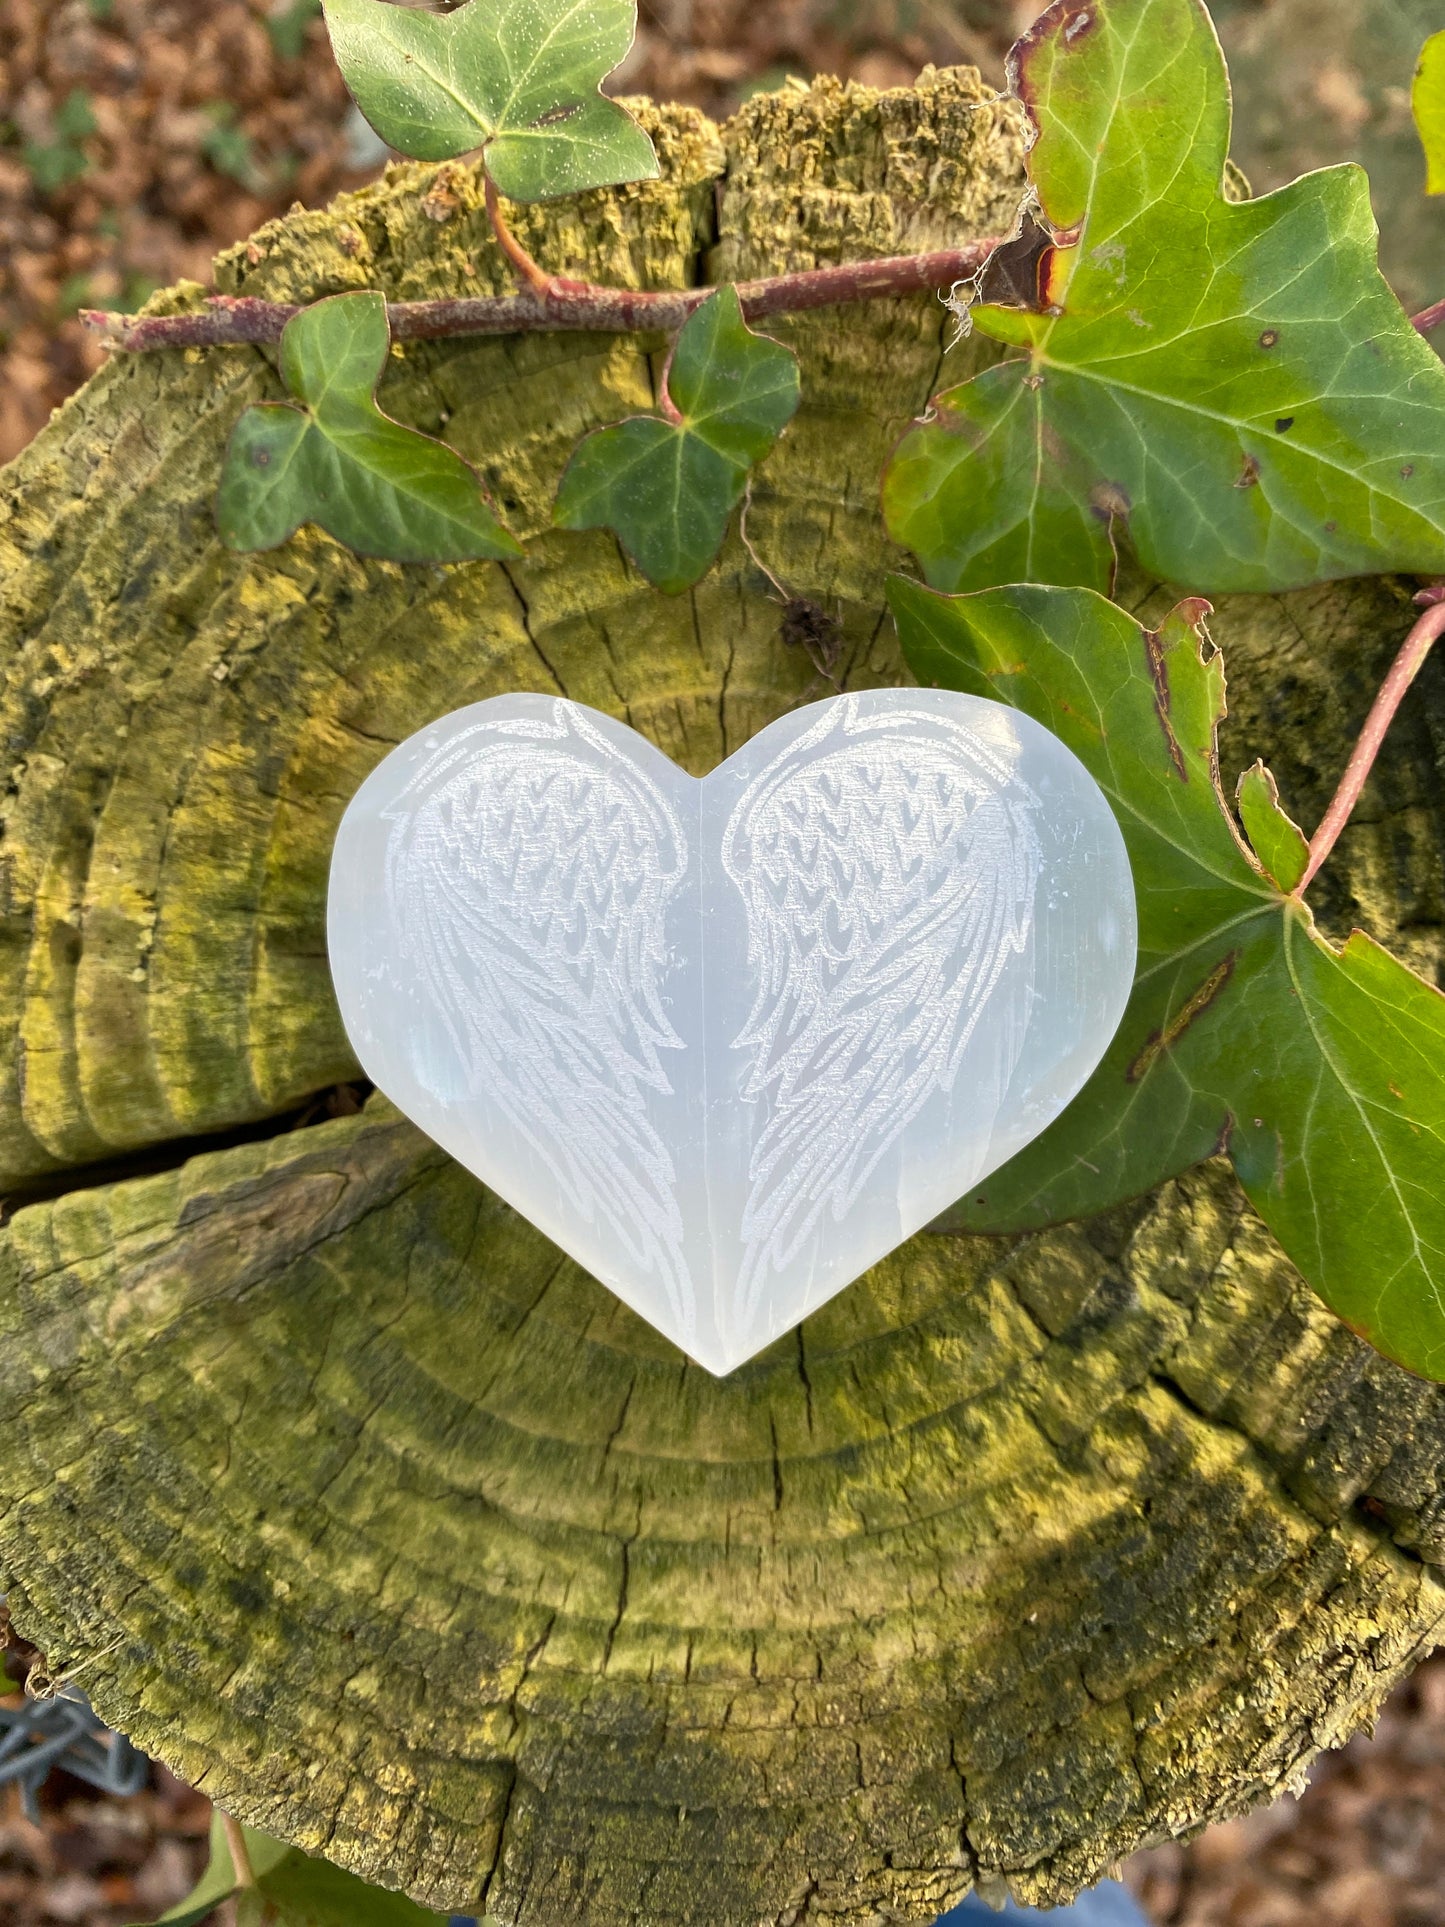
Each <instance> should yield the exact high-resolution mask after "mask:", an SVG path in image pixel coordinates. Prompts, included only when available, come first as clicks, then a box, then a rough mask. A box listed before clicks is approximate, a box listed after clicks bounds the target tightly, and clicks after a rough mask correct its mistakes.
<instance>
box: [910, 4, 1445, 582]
mask: <svg viewBox="0 0 1445 1927" xmlns="http://www.w3.org/2000/svg"><path fill="white" fill-rule="evenodd" d="M1011 63H1012V76H1013V82H1014V85H1015V88H1016V90H1017V91H1018V93H1019V95H1020V98H1021V99H1022V100H1023V102H1024V105H1025V107H1026V108H1027V110H1028V112H1029V113H1030V115H1031V116H1032V118H1033V121H1034V124H1035V126H1036V128H1037V130H1038V131H1037V139H1036V141H1035V144H1034V147H1033V150H1032V152H1031V154H1030V156H1029V172H1030V176H1031V179H1032V182H1033V185H1034V187H1035V189H1036V190H1037V193H1038V198H1039V202H1040V206H1041V209H1042V212H1043V215H1044V216H1045V218H1046V219H1047V221H1048V223H1049V227H1050V230H1051V238H1052V243H1053V244H1052V245H1051V246H1048V247H1047V248H1046V249H1045V250H1044V252H1043V256H1042V259H1041V260H1039V261H1038V263H1037V279H1038V286H1039V302H1038V308H1037V311H1034V310H1026V309H1023V308H1010V307H1002V306H999V305H993V304H989V303H987V302H986V303H985V305H983V306H981V307H976V308H975V309H974V310H973V323H974V326H975V327H977V328H978V329H979V330H980V331H981V332H982V333H984V334H987V335H991V336H993V337H995V338H996V339H997V340H999V341H1003V342H1007V343H1010V344H1011V345H1013V346H1015V347H1018V348H1022V349H1024V350H1025V351H1026V352H1025V354H1024V355H1023V357H1021V358H1017V359H1013V360H1009V361H1005V362H1003V363H1002V364H1000V365H998V366H995V367H993V368H990V369H988V370H986V371H985V372H984V373H983V374H981V375H979V376H977V377H976V378H975V379H974V380H972V381H969V382H965V383H963V384H962V385H961V386H960V387H957V388H953V389H950V390H949V391H948V392H947V393H945V394H942V395H940V396H938V397H937V398H936V400H935V410H936V413H935V414H934V416H933V417H932V418H931V419H928V420H926V421H925V422H924V423H923V424H921V425H918V426H915V427H914V428H913V429H912V430H910V431H909V433H908V434H906V435H905V436H904V438H903V440H902V442H901V443H900V444H899V447H898V449H897V450H896V452H895V454H894V456H893V459H892V461H891V463H890V465H889V468H888V470H887V473H886V476H885V480H884V510H885V515H886V519H887V522H888V526H889V529H890V530H891V532H892V533H893V535H894V536H895V537H896V538H897V539H898V540H899V541H900V542H903V543H906V544H907V545H908V546H909V547H910V548H912V549H913V551H914V552H915V553H916V554H917V555H918V557H919V558H920V560H921V561H922V563H923V567H924V572H925V574H926V575H927V577H928V579H929V581H930V582H932V583H934V584H935V585H936V586H938V587H940V588H945V589H964V588H970V589H971V588H983V587H987V586H988V585H990V584H993V583H1004V582H1019V581H1048V582H1057V583H1066V584H1067V583H1078V584H1086V585H1088V586H1091V587H1094V588H1100V589H1102V588H1106V587H1107V586H1108V585H1109V583H1110V580H1111V576H1112V570H1113V563H1114V547H1115V542H1116V540H1117V538H1119V537H1121V536H1127V538H1128V540H1129V542H1130V543H1131V544H1132V546H1133V548H1134V550H1135V551H1136V553H1137V554H1138V556H1139V558H1140V560H1141V561H1142V562H1143V564H1144V566H1145V567H1146V568H1147V569H1148V570H1150V571H1151V572H1153V573H1157V574H1158V575H1159V576H1161V577H1163V578H1164V579H1165V580H1167V581H1172V582H1179V583H1183V584H1185V585H1187V586H1189V587H1198V588H1200V589H1208V590H1209V591H1210V592H1212V593H1213V592H1222V591H1224V590H1274V589H1285V588H1291V587H1295V586H1299V585H1301V584H1304V583H1307V582H1314V581H1322V580H1326V579H1329V578H1332V577H1336V576H1347V575H1359V574H1365V573H1370V572H1373V571H1383V570H1388V569H1401V570H1419V571H1421V572H1425V573H1439V572H1440V570H1441V569H1442V568H1445V366H1442V364H1441V362H1440V360H1439V358H1438V356H1437V355H1436V354H1435V352H1434V351H1433V349H1431V348H1430V347H1429V346H1428V345H1427V344H1426V343H1425V342H1424V341H1423V340H1422V339H1421V338H1420V336H1419V335H1418V334H1417V333H1416V331H1415V330H1414V329H1413V328H1412V327H1411V326H1410V324H1409V322H1408V320H1407V319H1406V317H1405V314H1404V312H1403V310H1402V309H1401V308H1400V306H1399V303H1398V302H1397V301H1396V300H1395V297H1394V295H1393V294H1392V293H1391V292H1390V290H1389V288H1388V286H1387V285H1386V283H1385V281H1384V279H1383V278H1382V276H1381V275H1380V272H1379V269H1378V266H1377V265H1376V230H1375V223H1374V217H1373V216H1372V214H1371V212H1370V202H1369V193H1368V185H1367V182H1366V180H1365V176H1364V174H1363V173H1362V172H1361V171H1360V170H1359V169H1358V168H1355V167H1332V168H1326V169H1324V170H1323V171H1321V172H1319V173H1315V174H1309V175H1307V176H1305V178H1304V179H1302V180H1298V181H1295V182H1294V183H1293V184H1292V185H1291V186H1289V187H1285V188H1282V189H1280V191H1279V192H1278V193H1276V194H1270V195H1266V196H1265V197H1264V198H1262V199H1260V200H1256V201H1242V202H1229V201H1226V200H1225V198H1224V196H1223V192H1222V180H1223V171H1224V165H1225V156H1226V152H1227V149H1228V145H1229V115H1230V109H1229V81H1228V76H1227V74H1226V72H1225V67H1224V57H1223V55H1222V54H1221V52H1220V49H1219V43H1218V41H1217V39H1216V38H1215V34H1214V29H1213V26H1212V25H1211V23H1210V20H1209V15H1208V13H1207V12H1206V10H1205V8H1204V7H1203V5H1202V4H1201V0H1054V4H1053V5H1052V6H1050V7H1049V8H1048V10H1047V12H1045V13H1044V14H1043V15H1042V16H1041V17H1040V18H1039V20H1038V21H1037V22H1036V24H1035V25H1034V27H1033V28H1032V29H1031V30H1030V31H1029V32H1028V33H1027V34H1025V35H1024V37H1023V38H1022V39H1021V40H1020V41H1019V42H1018V44H1017V46H1016V47H1015V49H1014V51H1013V55H1012V56H1011ZM1027 245H1028V243H1027V242H1026V240H1025V239H1024V238H1022V237H1021V239H1020V242H1019V243H1018V244H1016V251H1017V249H1022V248H1025V247H1026V246H1027ZM984 286H985V292H987V281H985V284H984Z"/></svg>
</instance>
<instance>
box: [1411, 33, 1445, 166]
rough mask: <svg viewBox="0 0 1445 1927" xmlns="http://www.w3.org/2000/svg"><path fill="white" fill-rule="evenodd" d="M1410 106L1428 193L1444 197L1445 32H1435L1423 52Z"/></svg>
mask: <svg viewBox="0 0 1445 1927" xmlns="http://www.w3.org/2000/svg"><path fill="white" fill-rule="evenodd" d="M1410 105H1411V107H1413V108H1414V110H1415V125H1416V127H1417V128H1418V129H1419V130H1420V144H1421V146H1422V147H1423V148H1424V149H1425V192H1426V193H1427V194H1445V32H1442V33H1432V34H1431V36H1430V38H1429V39H1428V40H1427V41H1426V42H1425V45H1424V46H1423V47H1422V48H1421V49H1420V64H1419V66H1418V67H1416V69H1415V83H1414V85H1413V87H1412V88H1411V89H1410Z"/></svg>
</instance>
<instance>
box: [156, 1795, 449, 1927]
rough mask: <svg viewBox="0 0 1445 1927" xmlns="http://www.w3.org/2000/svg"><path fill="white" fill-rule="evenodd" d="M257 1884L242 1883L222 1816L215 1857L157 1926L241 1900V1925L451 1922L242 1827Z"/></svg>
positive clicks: (416, 1926)
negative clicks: (237, 1873) (223, 1902)
mask: <svg viewBox="0 0 1445 1927" xmlns="http://www.w3.org/2000/svg"><path fill="white" fill-rule="evenodd" d="M241 1832H242V1834H243V1835H244V1836H245V1841H246V1848H247V1853H248V1855H249V1858H250V1861H251V1871H252V1872H253V1873H254V1875H255V1876H256V1884H255V1885H254V1886H253V1887H238V1885H237V1882H236V1873H235V1868H234V1866H233V1864H232V1861H231V1850H230V1847H229V1846H228V1845H227V1842H226V1834H225V1828H224V1826H223V1824H222V1821H221V1816H220V1814H219V1813H216V1814H213V1815H212V1819H211V1859H210V1864H209V1865H208V1866H207V1868H206V1871H205V1872H204V1873H203V1874H202V1875H201V1878H200V1881H199V1882H198V1883H197V1885H196V1887H195V1889H194V1891H193V1892H191V1893H190V1894H188V1895H187V1896H186V1898H185V1899H184V1900H183V1901H181V1902H180V1903H179V1905H177V1906H175V1907H172V1908H171V1910H170V1912H169V1913H166V1914H162V1915H161V1917H160V1920H159V1921H157V1922H156V1927H198V1924H199V1923H200V1922H201V1921H203V1920H205V1919H207V1918H208V1917H209V1916H210V1915H211V1914H212V1913H213V1912H214V1911H215V1909H216V1908H217V1907H219V1906H220V1904H221V1902H222V1901H224V1900H229V1899H230V1898H231V1896H232V1895H233V1894H234V1895H236V1897H237V1911H236V1921H237V1927H446V1920H447V1916H446V1915H445V1914H436V1913H432V1912H431V1911H430V1910H429V1909H428V1908H426V1907H419V1906H418V1905H417V1904H416V1902H415V1901H413V1900H408V1899H407V1898H406V1897H405V1895H403V1894H396V1893H391V1892H389V1891H388V1890H387V1889H386V1888H383V1887H371V1886H368V1885H367V1883H366V1882H365V1881H364V1880H359V1879H358V1878H357V1876H356V1875H355V1874H353V1873H346V1872H345V1871H344V1870H343V1869H342V1868H340V1867H335V1866H333V1865H332V1864H331V1862H330V1861H329V1860H318V1859H316V1858H315V1857H314V1856H313V1855H311V1854H307V1853H302V1852H301V1850H300V1848H299V1847H288V1846H287V1845H286V1843H285V1841H283V1840H273V1839H272V1838H271V1836H270V1835H269V1834H265V1833H258V1832H257V1831H256V1829H255V1828H254V1827H242V1829H241Z"/></svg>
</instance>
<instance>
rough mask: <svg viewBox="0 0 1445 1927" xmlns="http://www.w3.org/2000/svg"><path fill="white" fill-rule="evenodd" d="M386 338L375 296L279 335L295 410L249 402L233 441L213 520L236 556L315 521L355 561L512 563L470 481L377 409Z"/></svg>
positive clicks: (504, 539)
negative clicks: (350, 552) (357, 556)
mask: <svg viewBox="0 0 1445 1927" xmlns="http://www.w3.org/2000/svg"><path fill="white" fill-rule="evenodd" d="M390 341H391V334H390V329H389V328H388V326H387V320H386V302H385V300H384V299H383V297H382V296H381V295H379V294H370V293H367V294H336V295H331V296H329V297H328V299H326V300H325V301H318V302H316V303H315V304H314V306H312V307H309V308H303V309H302V310H301V312H300V313H299V314H297V315H294V316H293V317H292V319H291V320H290V321H288V322H287V324H286V327H285V331H284V332H283V334H282V336H281V373H282V376H283V378H284V380H285V383H286V386H287V387H288V388H289V389H290V390H291V393H292V394H293V395H295V396H296V397H297V398H298V399H297V400H296V401H295V402H284V401H281V402H269V401H268V402H258V403H256V405H255V406H254V407H251V408H248V409H247V410H246V412H245V414H244V415H242V417H241V419H240V420H239V421H238V422H237V423H236V426H235V428H234V429H233V430H232V432H231V440H230V445H229V447H228V448H227V450H226V463H225V467H224V469H223V471H222V474H221V488H220V494H219V497H218V499H217V503H216V520H217V522H218V523H219V525H220V530H221V539H222V540H223V541H224V542H225V543H226V544H227V545H228V546H229V547H230V548H233V549H242V550H252V549H274V548H276V547H277V546H278V544H280V543H282V542H284V541H286V540H287V539H288V537H290V536H292V535H294V534H295V533H296V531H297V529H299V528H300V526H301V524H302V523H303V522H316V523H319V524H320V526H321V527H322V528H323V529H325V530H326V531H327V532H328V533H329V534H331V535H334V536H335V537H336V539H337V541H338V542H344V543H345V544H346V546H347V547H348V548H350V549H354V550H356V552H357V553H358V554H360V555H379V556H385V557H387V558H388V559H389V560H390V561H393V562H470V561H478V560H481V559H483V558H485V557H488V556H508V555H520V554H521V553H522V548H521V544H520V543H519V542H518V541H517V540H516V538H515V537H514V536H511V535H509V534H508V533H507V531H506V529H504V528H503V527H502V525H501V523H500V522H498V520H497V519H496V517H495V516H494V515H493V514H492V511H491V510H490V509H489V508H488V507H487V505H486V502H485V501H484V500H483V498H482V494H481V485H480V483H479V482H478V479H477V476H476V473H475V471H474V470H473V469H472V468H470V467H469V466H468V464H467V463H466V462H464V461H463V460H462V458H461V456H460V455H458V454H456V453H455V452H454V451H453V450H452V449H450V448H448V447H447V446H446V444H445V443H444V442H439V441H435V440H433V438H432V437H431V436H430V435H422V434H419V433H418V432H417V431H416V430H415V429H412V428H403V427H402V425H401V423H400V422H394V421H392V420H391V418H390V417H389V416H387V415H383V414H382V412H381V410H380V409H379V408H378V407H377V405H376V398H375V391H376V384H377V382H378V381H379V380H380V379H381V374H382V370H383V369H384V368H385V366H386V359H387V352H388V349H389V347H390Z"/></svg>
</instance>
